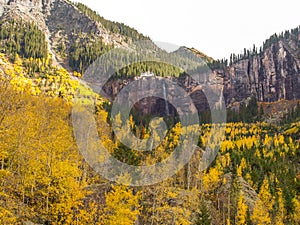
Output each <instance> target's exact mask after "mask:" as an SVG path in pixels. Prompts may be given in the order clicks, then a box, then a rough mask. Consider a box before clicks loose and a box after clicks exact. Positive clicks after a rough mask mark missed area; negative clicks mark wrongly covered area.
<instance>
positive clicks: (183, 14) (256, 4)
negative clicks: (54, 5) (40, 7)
mask: <svg viewBox="0 0 300 225" xmlns="http://www.w3.org/2000/svg"><path fill="white" fill-rule="evenodd" d="M76 1H79V2H82V3H84V4H86V5H88V6H89V7H91V8H92V9H93V10H95V11H97V12H98V13H99V14H100V15H101V16H103V17H104V18H106V19H109V20H113V21H118V22H123V23H125V24H127V25H129V26H131V27H134V28H135V29H137V30H138V31H139V32H141V33H143V34H145V35H147V36H149V37H150V38H151V39H152V40H153V41H159V42H167V43H171V44H175V45H178V46H187V47H194V48H196V49H198V50H199V51H202V52H203V53H205V54H207V55H209V56H211V57H213V58H215V59H220V58H223V57H226V58H229V56H230V53H237V54H238V53H241V52H242V50H243V49H244V48H245V47H246V48H252V46H253V44H256V45H257V46H258V47H259V46H261V45H262V43H263V41H264V40H265V39H266V38H268V37H269V36H270V35H272V34H274V33H279V32H281V31H285V30H289V29H291V28H295V27H297V26H299V25H300V1H299V0H284V1H278V0H273V1H272V0H248V1H245V0H205V1H203V0H180V1H179V0H150V1H145V0H76Z"/></svg>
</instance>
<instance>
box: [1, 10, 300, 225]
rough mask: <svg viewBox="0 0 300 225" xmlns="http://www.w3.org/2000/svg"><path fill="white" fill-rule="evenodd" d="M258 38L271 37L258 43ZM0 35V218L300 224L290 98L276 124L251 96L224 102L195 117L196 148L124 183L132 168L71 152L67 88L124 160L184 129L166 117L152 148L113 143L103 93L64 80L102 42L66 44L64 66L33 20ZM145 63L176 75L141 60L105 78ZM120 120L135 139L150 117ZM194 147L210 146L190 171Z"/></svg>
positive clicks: (169, 141) (297, 124) (298, 153)
mask: <svg viewBox="0 0 300 225" xmlns="http://www.w3.org/2000/svg"><path fill="white" fill-rule="evenodd" d="M78 7H79V8H80V10H82V11H83V12H85V13H87V14H89V15H90V16H92V17H95V19H97V20H99V21H101V23H103V24H104V25H105V26H107V28H108V29H110V30H111V31H112V32H121V33H122V32H123V34H124V35H128V36H130V37H134V38H136V39H139V38H140V37H139V35H138V33H136V32H135V31H133V30H130V29H129V28H127V27H126V26H123V25H122V24H118V23H106V22H105V21H104V19H103V18H100V17H98V16H97V15H95V13H94V12H92V11H89V10H88V9H86V8H84V6H81V5H78ZM293 32H297V33H298V30H297V31H292V33H291V34H293ZM284 36H287V37H289V34H284ZM274 38H281V36H279V37H274ZM269 42H272V39H270V40H268V41H267V42H266V45H268V43H269ZM0 43H1V45H0V46H1V47H0V52H1V53H0V75H1V76H0V110H1V112H2V113H1V115H0V224H24V222H28V221H31V222H32V223H36V224H89V225H90V224H95V225H96V224H97V225H102V224H103V225H109V224H111V225H118V224H123V225H130V224H149V225H150V224H151V225H154V224H172V225H173V224H176V225H190V224H191V225H206V224H224V225H225V224H226V225H229V224H236V225H246V224H249V225H252V224H253V225H263V224H264V225H265V224H266V225H268V224H269V225H271V224H272V225H273V224H276V225H281V224H293V225H296V224H300V167H299V165H300V131H299V130H300V107H299V104H298V105H297V107H295V109H293V110H291V111H289V112H287V113H286V115H285V116H284V120H283V121H282V122H281V123H278V124H270V123H266V122H264V119H263V114H264V113H263V112H261V111H260V108H259V105H258V103H257V100H256V99H255V98H252V99H251V100H250V102H249V104H247V105H246V104H245V105H241V107H240V111H239V112H229V113H228V115H229V117H230V121H229V122H228V123H226V124H225V123H224V124H210V123H201V124H200V125H199V127H197V129H198V130H197V131H198V132H199V133H200V136H199V138H198V144H197V147H196V151H195V153H194V154H193V156H192V158H191V160H190V161H189V163H188V164H186V165H184V166H183V167H182V169H181V170H179V171H178V172H177V173H176V174H175V175H174V176H172V177H170V178H169V179H167V180H165V181H163V182H161V183H158V184H153V185H149V186H140V187H133V186H126V185H122V184H120V183H122V180H123V181H124V180H126V181H129V183H130V181H131V180H132V179H134V178H133V177H130V176H129V175H128V174H123V176H121V177H120V178H119V180H118V181H116V182H113V181H109V180H106V179H104V178H103V177H101V176H100V175H99V174H98V173H97V172H96V171H95V170H94V169H93V168H92V167H91V166H90V165H89V164H88V163H87V162H86V161H85V159H84V157H83V155H82V154H81V152H80V151H79V149H78V146H77V144H76V140H75V137H74V133H73V127H72V120H71V114H72V107H73V104H74V103H73V100H74V98H75V96H76V95H78V93H79V94H80V96H81V100H82V102H81V103H83V105H92V107H93V110H94V111H93V112H94V114H93V116H94V119H95V121H96V124H97V129H98V134H99V136H100V138H101V141H102V143H103V145H104V146H105V147H106V149H108V151H109V153H110V154H111V155H112V156H114V157H115V158H116V159H118V160H119V161H121V162H124V163H127V164H129V165H135V166H143V165H153V164H155V163H158V162H162V161H164V159H166V158H167V157H168V156H169V155H170V154H171V153H172V152H174V150H175V148H176V146H178V145H179V144H180V141H181V140H180V136H181V135H182V133H183V130H184V129H186V128H185V127H183V126H182V125H181V123H180V122H177V123H175V124H172V127H170V128H169V129H168V131H167V134H166V136H165V138H164V139H163V140H162V141H161V143H160V144H159V145H158V146H157V148H156V149H155V150H153V151H151V152H146V153H144V152H140V151H136V150H132V149H129V148H128V147H126V146H125V145H123V144H122V143H120V141H119V140H118V139H117V138H116V136H115V134H114V132H113V130H112V127H111V121H110V118H109V114H110V112H109V110H108V109H109V108H110V107H109V105H110V102H108V100H106V99H104V98H102V97H101V96H99V95H98V94H96V93H94V92H93V91H92V90H91V89H90V88H88V87H87V86H86V85H84V84H82V83H80V81H79V80H78V79H74V77H77V78H80V76H81V75H80V73H79V72H81V70H83V69H84V68H85V67H86V66H88V65H89V64H90V63H92V62H93V60H95V58H97V57H98V56H99V55H100V54H102V52H101V51H99V52H94V51H96V50H95V49H97V50H99V49H100V50H101V49H102V50H103V52H105V51H107V50H109V49H110V48H112V46H104V45H103V43H102V42H101V40H100V41H99V42H95V43H93V44H92V45H90V46H88V45H84V46H85V47H82V46H83V45H81V44H78V45H76V44H74V46H72V48H71V54H70V65H71V68H73V70H74V71H73V73H72V74H71V73H70V72H68V71H67V70H65V69H63V68H59V67H56V66H54V65H53V64H52V57H51V55H49V53H48V50H47V46H46V42H45V37H44V34H43V33H42V32H41V31H40V30H39V29H38V28H37V27H36V26H35V25H34V24H31V23H27V22H23V21H6V22H1V23H0ZM253 52H254V51H253ZM253 52H252V53H251V54H256V53H253ZM251 54H249V57H251ZM246 55H247V51H246ZM128 57H129V56H128ZM243 57H246V56H243ZM247 57H248V56H247ZM148 67H151V68H153V69H152V71H154V72H155V73H157V74H158V75H161V76H166V75H167V74H169V73H172V74H173V75H174V76H179V75H180V74H181V73H182V70H179V69H178V68H174V67H172V66H169V65H164V64H155V65H154V64H153V62H149V64H147V65H146V64H143V63H141V64H138V65H133V66H128V67H125V68H123V70H122V71H118V72H117V74H116V76H120V77H122V76H129V75H130V74H131V75H132V74H133V75H132V76H134V75H135V74H137V75H138V74H139V73H141V72H142V71H143V70H145V69H148ZM76 71H77V72H76ZM124 123H128V124H129V126H130V127H131V130H132V131H133V132H134V133H135V135H136V137H139V138H141V139H147V138H148V137H149V136H150V135H151V128H150V126H146V125H143V124H139V123H138V122H137V121H135V120H134V118H133V117H130V118H129V120H128V121H124ZM216 126H219V127H221V129H215V128H216ZM187 129H194V128H187ZM220 138H221V139H222V140H221V142H220V143H221V144H220V145H219V146H218V145H216V144H215V143H218V141H220V140H218V139H220ZM187 144H189V143H187ZM205 149H213V150H214V149H220V150H219V152H218V154H217V157H216V158H215V160H213V162H212V164H211V165H210V166H209V167H208V168H207V169H205V170H201V169H199V168H200V162H201V159H202V156H203V152H204V151H205ZM99 160H100V159H99ZM125 183H126V182H125Z"/></svg>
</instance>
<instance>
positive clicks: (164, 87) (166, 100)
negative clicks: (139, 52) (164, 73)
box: [163, 82, 170, 116]
mask: <svg viewBox="0 0 300 225" xmlns="http://www.w3.org/2000/svg"><path fill="white" fill-rule="evenodd" d="M163 91H164V101H165V110H166V112H167V116H169V115H170V112H169V103H168V99H167V90H166V83H165V82H163Z"/></svg>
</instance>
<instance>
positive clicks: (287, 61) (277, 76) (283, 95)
mask: <svg viewBox="0 0 300 225" xmlns="http://www.w3.org/2000/svg"><path fill="white" fill-rule="evenodd" d="M299 40H300V39H299V38H298V41H299ZM297 48H298V49H299V46H298V47H297ZM220 73H221V74H222V77H223V79H224V97H225V99H226V103H227V104H228V105H229V104H232V103H234V102H236V101H238V102H241V101H243V100H245V99H247V98H250V97H251V96H252V95H255V96H256V97H257V99H258V100H259V101H261V102H274V101H278V100H282V99H286V100H293V99H299V98H300V63H299V59H298V57H297V55H295V51H293V50H292V49H291V48H290V47H289V46H288V45H287V44H286V43H284V42H283V41H278V42H276V43H274V44H272V45H271V46H270V47H269V48H267V49H266V50H265V51H263V52H262V53H261V54H258V55H255V56H253V57H250V59H245V60H241V61H239V62H237V63H235V64H233V65H232V66H230V67H229V68H228V69H226V70H223V71H220Z"/></svg>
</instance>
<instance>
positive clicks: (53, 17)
mask: <svg viewBox="0 0 300 225" xmlns="http://www.w3.org/2000/svg"><path fill="white" fill-rule="evenodd" d="M92 15H93V14H92ZM0 17H1V20H5V19H11V18H13V19H22V20H23V21H30V22H34V23H35V24H36V25H37V26H38V27H39V28H40V29H41V30H42V31H43V32H44V34H45V37H46V39H47V43H48V49H49V52H50V53H51V54H52V56H53V61H54V63H56V65H60V66H63V67H65V68H67V69H69V68H70V67H69V66H70V65H69V62H68V53H70V49H71V48H72V46H73V45H74V44H76V43H79V44H78V45H79V46H80V47H82V48H85V46H81V45H83V43H86V42H82V40H87V39H88V40H89V42H95V41H96V40H99V39H101V40H102V41H103V43H104V44H106V45H111V46H114V47H122V48H123V49H129V45H128V43H130V42H131V41H132V40H130V38H129V37H128V36H126V35H125V36H124V35H123V34H121V32H112V31H111V30H109V29H107V26H105V25H104V24H102V23H101V22H99V21H101V20H97V19H95V18H94V17H93V16H90V14H88V13H84V12H83V11H82V10H80V9H79V8H78V7H77V6H76V5H74V4H73V3H71V2H69V1H67V0H9V1H6V0H0ZM113 25H114V26H115V27H113V28H116V27H118V26H120V24H117V25H116V24H113ZM121 30H122V29H121ZM133 36H136V34H134V35H133ZM62 47H64V48H65V50H64V52H65V53H66V55H67V56H65V57H64V56H63V54H62V53H61V52H60V51H61V49H60V48H62ZM299 47H300V34H299V28H297V29H294V30H293V31H292V32H290V33H286V34H284V35H281V36H279V37H277V36H276V38H273V39H272V40H268V41H267V42H266V43H265V45H264V46H263V49H262V50H261V51H260V52H259V53H257V52H255V53H254V52H252V53H250V54H248V55H247V57H246V56H243V57H240V58H239V59H238V60H235V61H234V62H232V63H231V64H230V66H229V65H225V66H222V67H220V68H213V69H212V70H211V72H210V73H207V72H205V73H202V72H198V71H194V72H192V74H190V75H192V77H194V76H197V77H198V78H199V79H197V81H193V79H191V78H190V77H188V76H184V77H180V78H170V80H172V82H175V83H177V84H178V85H179V86H181V87H183V88H184V89H185V90H186V91H187V92H188V93H189V94H190V95H191V96H192V98H193V99H194V102H195V105H197V107H198V108H202V109H205V110H206V109H207V108H208V106H207V100H206V97H205V96H204V95H203V92H202V88H203V86H209V87H210V89H211V90H212V91H213V92H215V93H216V95H219V94H220V93H223V95H224V98H225V102H226V105H227V106H228V107H233V106H234V105H238V103H240V102H243V101H245V102H247V101H248V100H249V99H250V98H251V97H252V96H256V97H257V99H258V100H259V101H261V102H274V101H279V100H282V99H285V100H293V99H299V98H300V60H299V59H300V48H299ZM86 51H87V50H86ZM176 54H178V55H180V57H183V56H185V57H186V58H188V59H189V60H190V61H191V60H194V62H196V63H199V58H201V60H200V61H202V59H203V58H206V60H204V61H206V63H208V64H211V63H212V62H213V59H211V58H209V57H207V56H206V55H205V54H203V53H201V52H199V51H197V50H196V49H193V48H190V49H189V48H185V47H183V48H180V49H179V50H178V51H177V52H176ZM70 70H71V69H70ZM170 76H172V74H170ZM132 81H133V80H132V79H125V81H124V80H115V81H111V82H110V83H108V84H107V85H106V87H105V91H106V92H107V93H108V94H109V95H110V96H111V97H115V96H116V95H117V94H118V92H119V91H120V90H121V89H122V88H123V87H124V86H126V85H127V84H129V83H130V82H132ZM214 101H215V102H216V104H217V102H218V98H216V99H214ZM236 103H237V104H236ZM159 104H164V103H159ZM142 105H143V107H146V106H147V104H142ZM148 105H149V104H148ZM149 107H150V105H149ZM151 108H155V107H153V106H151ZM157 108H158V109H160V108H161V107H160V106H158V107H157ZM145 111H149V110H147V109H145Z"/></svg>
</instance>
